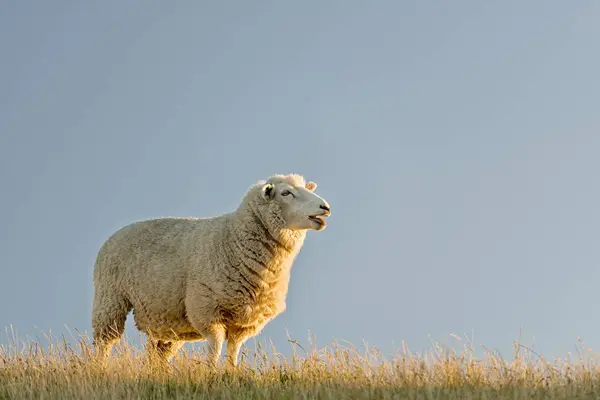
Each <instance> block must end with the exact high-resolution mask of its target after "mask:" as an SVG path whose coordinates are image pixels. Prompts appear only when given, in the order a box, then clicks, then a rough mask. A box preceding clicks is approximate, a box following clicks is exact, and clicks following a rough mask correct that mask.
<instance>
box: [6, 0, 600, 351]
mask: <svg viewBox="0 0 600 400" xmlns="http://www.w3.org/2000/svg"><path fill="white" fill-rule="evenodd" d="M599 19H600V4H599V3H598V2H594V1H591V0H590V1H578V2H565V1H537V2H535V1H534V2H522V1H517V0H514V1H502V2H481V1H475V0H473V1H458V2H433V1H391V0H390V1H374V2H366V1H350V0H343V1H342V0H339V1H327V2H321V1H303V2H281V1H259V2H245V1H223V2H211V3H210V4H209V3H207V2H194V1H187V2H186V1H183V2H177V4H175V3H173V2H165V1H137V2H136V1H130V2H122V1H116V0H115V1H102V2H78V1H52V2H44V1H36V2H33V1H27V0H20V1H13V2H4V3H3V5H2V11H1V12H0V51H1V53H0V58H1V62H0V221H1V223H0V271H1V273H0V326H2V327H4V326H8V325H9V324H13V325H14V326H15V327H16V328H18V330H19V331H20V332H21V333H22V334H23V335H25V334H29V335H39V333H40V332H43V331H47V330H49V329H52V330H53V331H55V332H58V333H60V332H64V325H67V326H69V327H70V328H72V329H75V328H77V329H80V330H82V331H88V332H89V330H90V311H91V300H92V294H93V287H92V268H93V264H94V260H95V256H96V253H97V251H98V249H99V247H100V246H101V244H102V242H103V241H104V240H105V239H106V238H107V237H108V236H109V235H110V234H111V233H113V232H114V231H115V230H117V229H118V228H120V227H121V226H123V225H125V224H127V223H130V222H132V221H136V220H139V219H145V218H151V217H158V216H168V215H177V216H211V215H215V214H219V213H223V212H228V211H231V210H232V209H234V208H235V207H236V206H237V204H238V202H239V200H240V198H241V197H242V196H243V194H244V192H245V191H246V189H247V188H248V187H249V186H250V185H251V184H252V183H254V182H256V181H257V180H259V179H264V178H266V177H268V176H269V175H271V174H273V173H287V172H298V173H301V174H304V175H305V176H306V177H307V178H308V179H311V180H314V181H316V182H317V183H318V184H319V190H318V192H319V194H321V195H322V196H324V197H325V198H326V199H327V200H328V201H329V202H330V203H331V205H332V209H333V215H332V217H331V219H330V221H329V227H328V229H327V230H325V231H324V232H320V233H316V232H313V233H312V234H309V238H308V240H307V242H306V244H305V247H304V249H303V251H302V252H301V254H300V256H299V258H298V259H297V262H296V263H295V265H294V269H293V273H292V281H291V286H290V291H289V295H288V308H287V311H286V312H285V313H284V314H283V315H281V316H280V317H278V318H277V319H276V320H275V321H274V322H272V323H271V324H270V325H268V327H267V328H266V329H265V331H264V333H263V336H262V338H263V339H266V338H271V339H272V340H273V341H274V342H275V344H276V345H278V346H279V347H286V345H287V344H286V338H285V330H286V329H288V330H289V331H290V333H291V334H292V336H294V337H296V338H298V339H300V340H301V341H305V340H306V337H307V331H308V330H309V329H310V330H311V331H312V332H313V333H314V334H315V335H316V336H317V342H318V343H319V344H324V343H326V342H329V341H331V340H333V339H338V340H341V339H347V340H350V341H352V342H355V343H360V341H361V340H363V339H364V340H366V341H367V342H369V343H370V344H372V345H376V346H378V347H380V348H382V349H383V350H385V351H389V350H392V349H393V348H394V346H398V345H399V344H400V342H401V340H402V339H405V340H406V341H407V342H408V345H409V346H410V347H411V348H414V349H420V348H422V347H425V346H427V345H428V343H429V340H430V339H432V340H440V341H443V342H447V343H452V340H450V339H449V335H450V334H451V333H456V334H459V335H461V334H463V333H468V334H469V335H471V334H472V333H474V335H475V342H476V343H480V344H485V345H486V346H488V347H496V348H498V349H500V350H501V351H502V352H503V354H504V355H506V356H510V348H511V343H512V340H513V339H516V338H517V337H518V335H519V331H520V330H521V329H523V341H524V343H527V344H532V343H535V348H536V349H538V350H540V351H543V352H544V353H546V354H547V355H550V356H554V355H564V354H565V352H566V351H572V350H574V345H575V343H576V339H577V337H578V336H579V337H582V338H583V339H584V340H585V341H586V342H587V343H588V344H589V345H591V346H592V347H594V348H600V335H599V334H600V318H598V311H597V310H598V306H599V305H600V295H599V291H598V287H599V285H600V245H599V244H598V243H599V239H600V238H599V236H600V229H599V226H600V211H599V210H600V187H599V184H598V171H599V170H600V157H599V153H600V130H599V128H600V112H599V111H598V105H599V104H600V77H599V73H598V71H600V52H599V51H598V50H599V48H598V43H600V24H598V20H599ZM128 333H129V334H133V335H137V334H136V331H135V330H134V328H133V324H132V323H131V322H129V323H128Z"/></svg>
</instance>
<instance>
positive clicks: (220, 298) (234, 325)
mask: <svg viewBox="0 0 600 400" xmlns="http://www.w3.org/2000/svg"><path fill="white" fill-rule="evenodd" d="M316 188H317V184H316V183H315V182H312V181H308V182H306V181H305V180H304V177H303V176H301V175H297V174H289V175H273V176H271V177H270V178H268V179H267V180H266V181H259V182H258V183H256V184H255V185H253V186H252V187H250V189H249V190H248V191H247V193H246V194H245V196H244V197H243V199H242V201H241V204H240V205H239V207H238V208H237V210H235V211H233V212H230V213H227V214H223V215H220V216H216V217H211V218H177V217H168V218H157V219H150V220H144V221H139V222H135V223H132V224H130V225H127V226H125V227H123V228H121V229H120V230H118V231H117V232H115V233H114V234H113V235H112V236H110V237H109V238H108V239H107V240H106V241H105V242H104V244H103V245H102V247H101V248H100V251H99V252H98V255H97V259H96V264H95V266H94V276H93V280H94V299H93V310H92V327H93V343H94V346H95V349H96V353H97V354H98V356H99V358H100V359H101V360H102V362H105V361H106V359H107V358H108V355H109V353H110V349H111V348H112V346H113V344H114V343H115V342H117V341H118V340H119V339H120V338H121V337H122V335H123V332H124V329H125V320H126V318H127V315H128V314H129V312H130V311H131V310H133V315H134V320H135V325H136V327H137V329H139V330H140V331H141V332H144V333H145V334H146V335H147V337H148V355H149V356H151V355H154V356H156V357H157V358H156V359H157V360H159V361H160V362H162V363H163V364H167V365H168V362H169V361H170V359H171V358H172V357H173V356H174V355H175V354H176V352H177V351H178V350H179V349H180V348H181V346H182V345H183V344H184V343H185V342H188V341H200V340H206V341H208V363H209V365H211V366H213V367H214V366H216V365H217V363H218V361H219V359H220V357H221V351H222V347H223V344H224V342H225V340H226V341H227V347H226V350H227V365H228V366H232V367H235V366H237V363H238V361H237V359H238V354H239V351H240V347H241V346H242V344H243V343H244V342H245V341H246V340H247V339H249V338H251V337H253V336H255V335H257V334H258V333H259V332H260V331H261V330H262V329H263V328H264V326H265V325H266V324H267V323H268V322H270V321H271V320H273V319H274V318H275V317H276V316H277V315H278V314H280V313H282V312H283V311H284V310H285V308H286V303H285V299H286V295H287V291H288V284H289V279H290V270H291V267H292V264H293V262H294V259H295V258H296V256H297V255H298V252H299V251H300V249H301V248H302V245H303V243H304V239H305V236H306V232H307V231H308V230H315V231H322V230H323V229H325V227H326V222H325V219H324V218H325V217H328V216H329V215H330V210H331V209H330V206H329V204H328V203H327V201H325V199H323V198H322V197H320V196H318V195H317V194H315V193H314V191H315V189H316Z"/></svg>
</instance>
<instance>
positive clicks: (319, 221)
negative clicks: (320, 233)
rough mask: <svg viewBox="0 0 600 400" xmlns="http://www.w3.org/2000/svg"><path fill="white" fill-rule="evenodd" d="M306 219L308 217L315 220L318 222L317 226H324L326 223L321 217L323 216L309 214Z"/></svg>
mask: <svg viewBox="0 0 600 400" xmlns="http://www.w3.org/2000/svg"><path fill="white" fill-rule="evenodd" d="M308 219H310V220H311V221H314V222H316V223H317V224H319V226H325V225H327V222H325V220H324V219H323V217H320V216H317V215H310V216H309V217H308Z"/></svg>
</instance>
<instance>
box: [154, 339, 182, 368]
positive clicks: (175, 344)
mask: <svg viewBox="0 0 600 400" xmlns="http://www.w3.org/2000/svg"><path fill="white" fill-rule="evenodd" d="M183 343H184V342H182V341H175V340H173V341H165V340H156V339H148V348H147V352H148V358H149V359H150V363H151V364H153V365H157V366H160V367H168V365H169V361H171V359H172V358H173V356H174V355H175V354H176V353H177V351H178V350H179V349H180V348H181V346H183Z"/></svg>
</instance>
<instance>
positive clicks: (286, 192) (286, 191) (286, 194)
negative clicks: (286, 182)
mask: <svg viewBox="0 0 600 400" xmlns="http://www.w3.org/2000/svg"><path fill="white" fill-rule="evenodd" d="M290 194H292V192H290V191H289V190H284V191H283V192H281V195H282V196H289V195H290ZM292 196H293V195H292Z"/></svg>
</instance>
